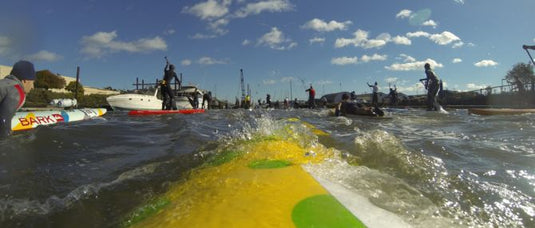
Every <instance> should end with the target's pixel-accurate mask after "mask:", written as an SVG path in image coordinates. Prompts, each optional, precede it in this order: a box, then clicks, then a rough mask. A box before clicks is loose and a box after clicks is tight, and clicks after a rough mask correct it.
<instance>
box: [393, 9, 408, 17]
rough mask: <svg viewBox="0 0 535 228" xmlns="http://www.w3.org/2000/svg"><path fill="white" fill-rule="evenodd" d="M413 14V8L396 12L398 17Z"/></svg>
mask: <svg viewBox="0 0 535 228" xmlns="http://www.w3.org/2000/svg"><path fill="white" fill-rule="evenodd" d="M411 14H412V11H411V10H408V9H404V10H401V11H399V13H398V14H396V18H409V17H410V16H411Z"/></svg>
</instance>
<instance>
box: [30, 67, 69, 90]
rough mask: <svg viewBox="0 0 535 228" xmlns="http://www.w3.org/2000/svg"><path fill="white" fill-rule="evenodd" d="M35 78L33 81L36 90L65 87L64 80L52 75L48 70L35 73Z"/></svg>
mask: <svg viewBox="0 0 535 228" xmlns="http://www.w3.org/2000/svg"><path fill="white" fill-rule="evenodd" d="M35 76H36V80H35V87H36V88H45V89H50V88H56V89H62V88H63V87H65V79H63V78H62V77H60V76H57V75H55V74H53V73H52V72H50V71H49V70H42V71H37V72H36V73H35Z"/></svg>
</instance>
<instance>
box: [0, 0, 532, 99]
mask: <svg viewBox="0 0 535 228" xmlns="http://www.w3.org/2000/svg"><path fill="white" fill-rule="evenodd" d="M0 5H1V7H0V64H1V65H12V64H13V63H14V62H15V61H17V60H18V59H28V60H31V61H33V62H34V63H35V65H36V68H37V69H38V70H40V69H50V70H51V71H52V72H55V73H60V74H63V75H69V76H75V74H76V66H80V68H81V78H82V79H81V80H82V83H83V84H84V85H87V86H93V87H105V86H112V87H113V88H119V89H131V88H133V86H132V85H131V84H132V83H134V81H135V79H136V77H139V78H140V79H144V80H145V81H150V82H153V81H154V80H155V79H156V78H161V76H162V73H163V67H164V64H165V60H164V56H168V58H169V60H170V61H171V62H172V63H174V64H175V65H176V66H177V72H181V73H183V78H184V83H185V84H195V85H198V86H200V87H201V88H203V89H207V90H212V91H213V92H214V93H215V94H216V95H217V96H218V97H219V98H224V99H229V100H231V101H233V100H234V97H240V96H241V91H240V87H239V86H240V80H239V75H240V69H243V70H244V75H245V81H246V83H247V84H249V86H250V89H251V91H252V96H253V99H254V100H257V99H259V98H261V99H264V98H265V95H266V93H270V94H271V95H272V97H273V99H274V100H276V99H283V98H284V97H290V95H291V96H292V97H293V98H296V97H297V98H299V99H304V98H305V97H306V96H307V94H306V93H305V91H304V90H305V88H306V87H308V85H309V84H312V85H313V86H314V87H315V88H316V91H317V94H318V95H320V96H321V95H322V94H326V93H332V92H339V91H356V92H357V93H364V92H370V88H368V87H367V85H366V82H370V83H373V82H374V81H377V82H378V83H379V86H380V90H381V91H383V92H387V91H388V86H389V83H390V84H391V85H392V86H393V85H394V84H395V85H396V86H397V87H398V90H399V91H401V92H404V93H407V94H417V93H419V94H422V93H423V92H424V90H423V89H422V87H421V85H419V84H418V79H420V78H424V77H425V75H424V71H423V64H424V63H425V62H429V63H431V65H432V66H433V68H434V70H435V72H436V73H437V74H438V75H439V77H440V78H441V79H443V80H444V82H445V84H446V88H447V89H452V90H473V89H478V88H480V87H484V86H487V85H493V86H495V85H500V84H501V79H502V78H504V76H505V75H506V73H507V71H509V70H510V69H511V68H512V66H513V65H514V64H516V63H519V62H528V61H529V58H528V56H527V55H526V53H525V51H524V50H523V49H522V48H521V46H522V45H523V44H529V45H533V44H535V30H534V29H533V27H534V23H535V20H534V17H535V11H534V10H535V1H533V0H513V1H511V0H403V1H400V0H373V1H371V0H334V1H310V0H255V1H251V0H202V1H177V0H174V1H171V0H160V1H147V0H131V1H113V0H57V1H52V0H41V1H29V0H8V1H2V3H0ZM290 81H291V82H292V90H291V91H292V94H290Z"/></svg>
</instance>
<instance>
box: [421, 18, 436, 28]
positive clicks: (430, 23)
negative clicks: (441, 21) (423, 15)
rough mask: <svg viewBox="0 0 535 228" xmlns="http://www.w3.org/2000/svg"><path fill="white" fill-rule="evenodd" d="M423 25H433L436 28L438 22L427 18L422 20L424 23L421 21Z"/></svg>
mask: <svg viewBox="0 0 535 228" xmlns="http://www.w3.org/2000/svg"><path fill="white" fill-rule="evenodd" d="M422 25H423V26H430V27H433V28H437V26H438V24H437V23H436V22H435V21H433V20H427V21H424V23H422Z"/></svg>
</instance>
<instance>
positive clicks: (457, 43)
mask: <svg viewBox="0 0 535 228" xmlns="http://www.w3.org/2000/svg"><path fill="white" fill-rule="evenodd" d="M462 46H464V42H462V41H459V42H456V43H454V44H453V45H452V46H451V47H452V48H460V47H462Z"/></svg>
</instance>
